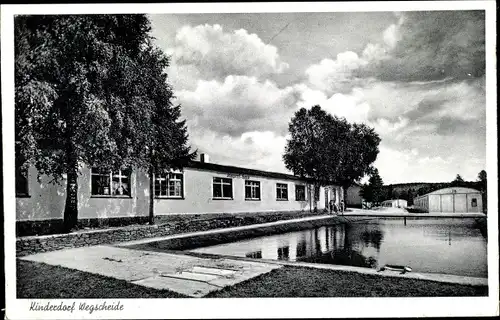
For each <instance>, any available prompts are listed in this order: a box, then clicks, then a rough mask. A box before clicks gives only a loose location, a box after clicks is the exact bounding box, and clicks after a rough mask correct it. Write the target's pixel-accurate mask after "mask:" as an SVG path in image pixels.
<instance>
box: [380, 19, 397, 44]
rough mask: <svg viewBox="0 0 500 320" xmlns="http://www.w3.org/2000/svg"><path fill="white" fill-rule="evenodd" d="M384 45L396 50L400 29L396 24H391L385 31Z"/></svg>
mask: <svg viewBox="0 0 500 320" xmlns="http://www.w3.org/2000/svg"><path fill="white" fill-rule="evenodd" d="M383 35H384V43H385V44H386V45H387V46H388V47H389V48H394V47H395V46H396V42H398V40H399V33H398V28H397V26H396V25H395V24H391V25H390V26H389V27H388V28H387V29H385V31H384V34H383Z"/></svg>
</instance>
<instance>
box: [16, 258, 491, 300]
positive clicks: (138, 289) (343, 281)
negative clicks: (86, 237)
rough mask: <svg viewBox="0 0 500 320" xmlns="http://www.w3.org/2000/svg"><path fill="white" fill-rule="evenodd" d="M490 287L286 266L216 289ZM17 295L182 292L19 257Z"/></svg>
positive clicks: (288, 293)
mask: <svg viewBox="0 0 500 320" xmlns="http://www.w3.org/2000/svg"><path fill="white" fill-rule="evenodd" d="M487 294H488V287H486V286H484V287H474V286H466V285H458V284H445V283H439V282H433V281H424V280H414V279H402V278H389V277H379V276H374V275H365V274H360V273H355V272H342V271H333V270H321V269H312V268H303V267H289V266H286V267H283V268H281V269H277V270H274V271H272V272H270V273H268V274H264V275H261V276H259V277H256V278H254V279H251V280H248V281H245V282H242V283H239V284H237V285H235V286H233V287H228V288H225V289H223V290H221V291H217V292H213V293H211V294H209V295H208V296H207V298H235V297H240V298H244V297H425V296H427V297H429V296H431V297H435V296H441V297H447V296H486V295H487ZM17 297H18V298H52V299H55V298H183V297H185V296H183V295H180V294H177V293H175V292H172V291H169V290H155V289H151V288H146V287H142V286H138V285H134V284H131V283H128V282H126V281H123V280H117V279H113V278H108V277H104V276H100V275H95V274H90V273H86V272H81V271H76V270H71V269H67V268H63V267H58V266H50V265H46V264H43V263H35V262H29V261H22V260H18V261H17Z"/></svg>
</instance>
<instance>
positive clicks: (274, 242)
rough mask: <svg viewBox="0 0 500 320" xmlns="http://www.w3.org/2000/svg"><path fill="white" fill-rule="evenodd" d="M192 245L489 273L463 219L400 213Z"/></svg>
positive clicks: (481, 242) (481, 245)
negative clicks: (409, 216) (399, 216)
mask: <svg viewBox="0 0 500 320" xmlns="http://www.w3.org/2000/svg"><path fill="white" fill-rule="evenodd" d="M194 251H195V252H206V253H220V254H229V255H235V256H244V257H250V258H264V259H273V260H287V261H304V262H313V263H325V264H338V265H350V266H357V267H366V268H377V267H380V266H382V265H384V264H396V265H407V266H410V267H412V269H413V271H415V272H435V273H448V274H458V275H467V276H477V277H486V276H487V263H486V240H485V238H484V237H483V236H482V235H481V232H480V231H479V230H478V229H477V228H476V227H475V226H474V225H473V224H472V223H469V222H467V221H466V219H465V220H460V219H418V220H416V219H413V220H412V219H407V221H406V225H405V222H404V221H402V219H386V220H384V219H377V220H371V221H370V222H368V223H354V224H352V225H350V226H349V225H332V226H323V227H319V228H315V229H309V230H302V231H298V232H291V233H286V234H279V235H272V236H266V237H259V238H254V239H249V240H243V241H238V242H235V243H227V244H221V245H216V246H211V247H205V248H198V249H195V250H194Z"/></svg>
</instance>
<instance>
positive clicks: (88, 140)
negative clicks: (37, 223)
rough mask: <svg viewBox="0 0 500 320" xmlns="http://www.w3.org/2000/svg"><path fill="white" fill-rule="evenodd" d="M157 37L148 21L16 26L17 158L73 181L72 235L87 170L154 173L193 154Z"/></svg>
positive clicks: (86, 19)
mask: <svg viewBox="0 0 500 320" xmlns="http://www.w3.org/2000/svg"><path fill="white" fill-rule="evenodd" d="M150 30H151V27H150V22H149V20H148V18H147V17H146V16H145V15H71V16H69V15H57V16H55V15H54V16H17V17H16V18H15V88H16V95H15V104H16V105H15V107H16V112H15V113H16V141H17V146H18V154H17V155H16V156H19V158H22V159H24V160H25V166H28V165H34V166H35V167H36V168H37V170H38V173H39V175H42V174H46V175H48V176H50V177H52V178H54V179H55V180H56V181H58V182H61V181H62V180H63V178H66V184H67V200H66V209H65V224H66V226H67V227H68V228H69V227H72V226H74V224H75V223H76V219H77V197H76V195H77V190H78V185H77V175H78V174H79V173H80V169H81V166H80V165H81V164H86V165H88V166H98V167H100V168H102V169H109V170H111V169H118V168H120V167H137V168H148V169H149V168H151V167H152V166H153V167H154V168H155V169H157V168H159V167H165V166H168V165H169V164H171V163H176V161H177V159H188V158H189V157H190V156H191V154H190V153H189V147H188V146H187V132H186V127H185V123H184V122H182V121H179V116H180V107H178V106H177V107H174V106H173V105H172V103H171V98H172V97H173V95H172V89H171V87H170V86H169V85H168V83H167V82H166V80H167V74H166V73H165V69H166V67H167V66H168V58H167V57H166V56H165V55H164V54H163V53H162V52H161V51H160V50H159V49H158V48H156V47H155V46H154V44H153V42H152V38H151V36H150V34H149V32H150Z"/></svg>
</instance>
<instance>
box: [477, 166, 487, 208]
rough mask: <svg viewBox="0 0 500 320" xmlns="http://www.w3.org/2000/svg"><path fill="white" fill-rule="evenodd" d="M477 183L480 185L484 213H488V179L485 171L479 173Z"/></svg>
mask: <svg viewBox="0 0 500 320" xmlns="http://www.w3.org/2000/svg"><path fill="white" fill-rule="evenodd" d="M477 181H478V185H479V191H481V197H482V200H483V212H484V213H487V212H488V189H487V186H488V177H487V175H486V171H485V170H481V171H479V173H478V175H477Z"/></svg>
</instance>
